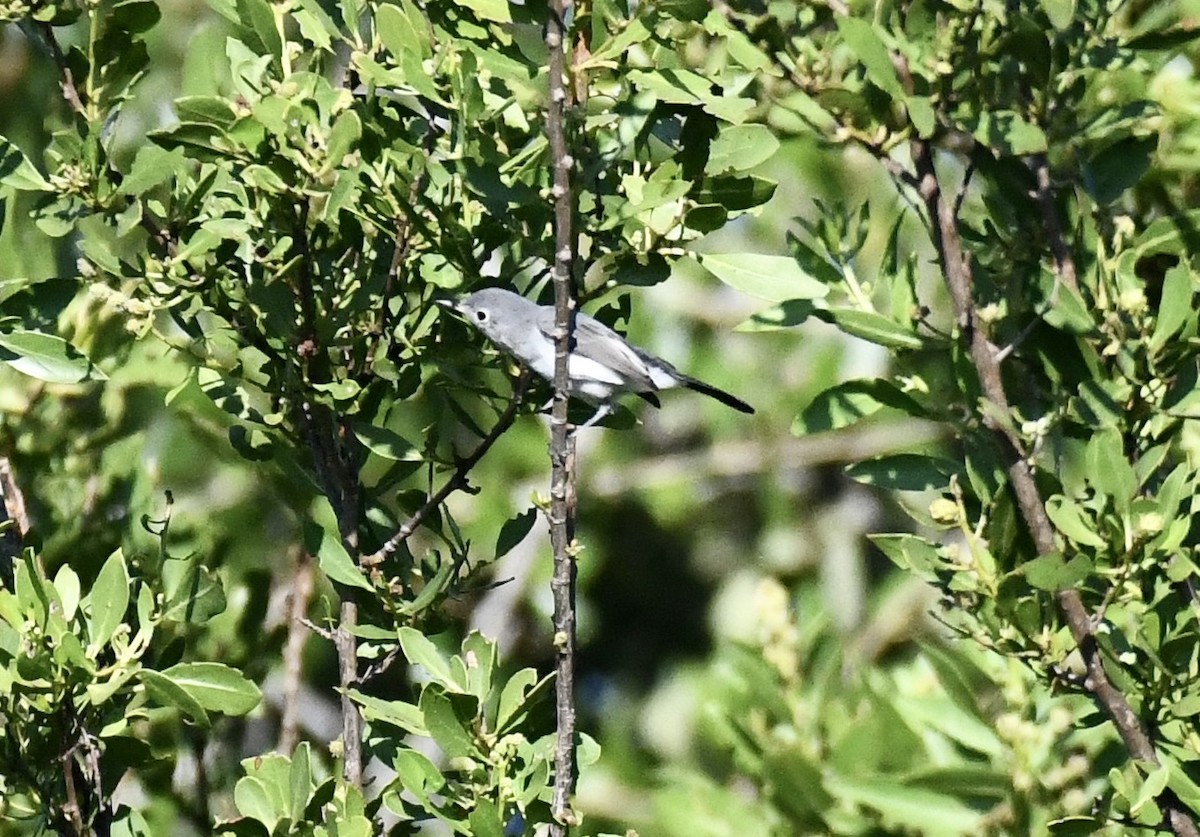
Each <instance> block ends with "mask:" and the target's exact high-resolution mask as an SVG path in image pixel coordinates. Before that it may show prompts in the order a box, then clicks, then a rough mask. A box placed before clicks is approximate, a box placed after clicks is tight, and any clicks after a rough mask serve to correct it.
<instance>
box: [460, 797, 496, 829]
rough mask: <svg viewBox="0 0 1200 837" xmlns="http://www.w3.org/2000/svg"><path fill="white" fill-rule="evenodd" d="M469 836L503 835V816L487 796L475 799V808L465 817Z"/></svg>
mask: <svg viewBox="0 0 1200 837" xmlns="http://www.w3.org/2000/svg"><path fill="white" fill-rule="evenodd" d="M467 822H468V823H469V824H470V826H471V837H504V835H505V831H504V817H503V816H502V815H501V813H500V809H499V808H498V807H496V803H495V802H492V800H490V799H488V798H487V797H479V798H478V799H476V801H475V809H474V810H473V811H471V813H470V815H469V816H468V817H467Z"/></svg>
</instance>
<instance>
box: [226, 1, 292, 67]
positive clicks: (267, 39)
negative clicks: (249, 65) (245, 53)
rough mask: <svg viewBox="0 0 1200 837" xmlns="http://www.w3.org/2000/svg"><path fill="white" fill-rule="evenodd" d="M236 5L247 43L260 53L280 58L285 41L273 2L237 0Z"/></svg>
mask: <svg viewBox="0 0 1200 837" xmlns="http://www.w3.org/2000/svg"><path fill="white" fill-rule="evenodd" d="M235 5H236V8H237V14H238V19H239V21H240V22H241V24H242V27H243V30H242V31H243V34H244V36H245V37H244V38H243V40H244V41H245V43H246V45H247V46H249V47H250V48H251V49H253V50H254V51H255V52H257V53H259V54H260V55H270V56H272V57H273V58H279V57H280V56H281V55H282V54H283V41H282V39H281V38H280V35H279V29H278V27H277V25H276V21H275V13H274V11H273V10H272V8H271V4H270V3H268V2H266V0H236V3H235Z"/></svg>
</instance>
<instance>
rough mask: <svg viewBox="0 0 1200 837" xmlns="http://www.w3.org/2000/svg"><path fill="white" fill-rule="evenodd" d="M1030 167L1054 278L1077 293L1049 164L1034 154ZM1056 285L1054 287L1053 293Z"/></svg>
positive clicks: (1056, 287) (1071, 256)
mask: <svg viewBox="0 0 1200 837" xmlns="http://www.w3.org/2000/svg"><path fill="white" fill-rule="evenodd" d="M1030 167H1031V168H1032V169H1033V176H1034V178H1035V179H1036V180H1037V188H1036V189H1035V191H1034V198H1035V199H1036V200H1037V204H1038V208H1039V209H1040V210H1041V212H1042V223H1043V224H1044V225H1045V227H1046V235H1047V236H1048V237H1049V238H1050V252H1051V253H1052V254H1053V255H1054V277H1055V279H1056V280H1057V281H1060V282H1062V283H1063V284H1064V285H1066V286H1067V287H1068V288H1070V289H1071V290H1072V291H1075V293H1079V278H1078V275H1077V273H1076V270H1075V257H1074V256H1073V255H1072V254H1071V248H1070V247H1068V246H1067V239H1066V236H1064V235H1063V228H1062V222H1061V221H1060V220H1059V218H1058V208H1057V207H1056V206H1055V205H1054V186H1053V184H1052V183H1051V180H1050V162H1049V160H1047V159H1046V155H1045V154H1034V155H1033V156H1032V157H1031V158H1030ZM1057 290H1058V285H1057V284H1056V285H1055V292H1057Z"/></svg>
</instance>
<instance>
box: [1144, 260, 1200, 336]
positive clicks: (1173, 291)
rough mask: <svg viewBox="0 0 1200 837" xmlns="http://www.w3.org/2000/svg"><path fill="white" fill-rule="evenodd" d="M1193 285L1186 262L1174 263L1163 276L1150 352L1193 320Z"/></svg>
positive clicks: (1194, 311) (1194, 312)
mask: <svg viewBox="0 0 1200 837" xmlns="http://www.w3.org/2000/svg"><path fill="white" fill-rule="evenodd" d="M1195 287H1196V286H1195V282H1194V281H1193V279H1192V271H1191V269H1190V268H1189V267H1188V266H1187V264H1186V263H1182V262H1181V263H1180V264H1177V265H1175V266H1174V267H1172V268H1171V269H1170V270H1168V271H1167V275H1166V276H1164V277H1163V288H1162V300H1161V301H1160V302H1159V305H1158V314H1157V317H1156V318H1155V322H1154V334H1153V336H1151V338H1150V350H1151V351H1152V352H1159V351H1161V350H1162V348H1163V347H1164V346H1166V345H1167V341H1169V340H1170V339H1171V338H1172V337H1174V336H1175V335H1176V334H1178V333H1179V331H1180V330H1182V329H1183V327H1184V325H1185V324H1186V323H1187V322H1188V321H1189V320H1195V318H1196V310H1195V308H1194V307H1193V305H1192V300H1193V299H1194V298H1195Z"/></svg>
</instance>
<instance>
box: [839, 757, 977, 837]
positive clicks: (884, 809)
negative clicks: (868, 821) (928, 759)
mask: <svg viewBox="0 0 1200 837" xmlns="http://www.w3.org/2000/svg"><path fill="white" fill-rule="evenodd" d="M823 778H824V784H825V788H826V790H828V791H829V792H831V793H832V794H833V795H834V796H835V797H836V798H837V799H838V800H839V802H840V803H841V804H855V805H863V806H866V807H868V808H872V809H874V810H876V811H878V812H879V816H880V817H881V818H882V821H883V823H884V825H885V826H886V827H887V828H889V829H891V830H897V831H899V830H903V831H913V832H915V833H920V834H946V835H949V834H979V833H981V832H982V831H983V825H984V821H983V814H982V813H980V812H979V811H976V810H975V809H974V808H972V807H971V806H969V805H967V804H966V803H965V802H963V801H962V800H960V799H958V798H957V797H954V796H951V795H949V794H943V793H937V792H936V791H931V790H927V789H925V788H918V787H908V786H906V785H903V784H901V783H899V782H897V781H895V780H890V779H887V778H884V777H881V776H870V777H865V778H862V779H857V778H851V777H848V776H843V775H840V774H838V773H836V772H833V771H827V772H826V774H825V775H824V777H823Z"/></svg>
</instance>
